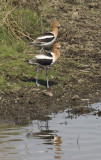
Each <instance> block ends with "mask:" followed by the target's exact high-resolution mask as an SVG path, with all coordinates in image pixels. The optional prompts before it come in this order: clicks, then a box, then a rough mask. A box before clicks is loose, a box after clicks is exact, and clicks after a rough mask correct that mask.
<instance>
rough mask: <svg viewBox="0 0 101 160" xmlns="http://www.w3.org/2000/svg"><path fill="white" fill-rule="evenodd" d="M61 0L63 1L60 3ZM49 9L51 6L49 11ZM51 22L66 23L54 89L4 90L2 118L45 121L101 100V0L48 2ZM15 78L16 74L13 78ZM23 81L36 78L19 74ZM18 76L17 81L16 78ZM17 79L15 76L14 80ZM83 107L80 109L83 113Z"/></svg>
mask: <svg viewBox="0 0 101 160" xmlns="http://www.w3.org/2000/svg"><path fill="white" fill-rule="evenodd" d="M60 2H61V3H60ZM46 8H49V10H47V9H46ZM40 15H41V16H43V17H46V22H47V23H49V24H50V23H52V21H53V20H55V19H57V20H59V22H60V23H61V24H62V26H63V28H60V31H59V36H58V39H57V41H58V42H60V43H61V44H62V48H61V58H60V60H59V62H58V63H57V65H56V66H54V70H57V74H56V76H55V77H54V76H51V77H50V86H51V87H50V89H48V90H47V89H46V87H45V86H46V82H44V81H43V80H42V79H41V80H40V84H41V87H40V88H37V87H35V86H34V87H27V88H26V87H24V88H23V87H22V89H21V90H19V91H16V92H6V93H4V92H3V91H2V92H1V95H0V118H1V119H4V118H5V119H11V120H14V121H15V122H16V123H18V124H26V123H28V122H29V120H31V119H41V120H44V119H46V118H48V117H47V115H49V114H51V113H52V112H55V113H57V112H59V111H60V110H64V109H66V108H69V107H73V108H74V107H77V106H78V107H79V106H82V105H86V106H88V107H89V104H90V103H93V102H97V101H101V28H100V19H101V2H100V0H98V1H94V2H93V3H92V2H90V1H86V0H85V1H83V3H81V1H80V2H79V1H78V2H77V1H76V0H75V1H69V0H67V1H66V0H65V1H62V0H61V1H58V0H57V1H54V0H52V1H51V2H49V1H47V3H46V4H45V5H44V6H43V7H40ZM9 78H10V80H11V81H12V77H9ZM16 79H19V80H20V81H22V82H23V83H26V81H30V82H31V83H35V79H34V78H33V77H27V76H26V77H23V78H22V79H20V77H17V78H16ZM16 79H15V81H16ZM13 81H14V79H13ZM79 111H80V110H78V112H79Z"/></svg>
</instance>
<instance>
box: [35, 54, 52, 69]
mask: <svg viewBox="0 0 101 160" xmlns="http://www.w3.org/2000/svg"><path fill="white" fill-rule="evenodd" d="M35 59H36V63H37V64H39V65H42V66H50V65H52V64H53V60H54V57H53V53H52V52H46V53H45V54H44V55H42V54H39V55H36V57H35Z"/></svg>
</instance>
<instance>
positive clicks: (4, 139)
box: [0, 103, 101, 160]
mask: <svg viewBox="0 0 101 160" xmlns="http://www.w3.org/2000/svg"><path fill="white" fill-rule="evenodd" d="M91 107H94V108H99V109H100V110H101V103H96V104H93V105H92V106H91ZM50 118H51V119H50V120H49V121H46V122H44V121H37V120H36V121H32V123H31V124H29V125H28V126H25V127H19V126H15V125H14V124H0V160H18V159H19V160H40V159H42V160H53V159H63V160H85V159H86V160H95V159H96V160H100V159H101V117H98V116H97V115H96V116H94V115H93V114H89V115H82V116H76V117H74V118H72V119H69V118H68V112H67V111H64V112H62V113H59V114H57V115H54V114H53V115H51V116H50Z"/></svg>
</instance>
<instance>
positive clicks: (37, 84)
mask: <svg viewBox="0 0 101 160" xmlns="http://www.w3.org/2000/svg"><path fill="white" fill-rule="evenodd" d="M39 70H40V68H38V69H37V75H36V85H37V86H38V87H39V86H40V85H39V83H38V72H39Z"/></svg>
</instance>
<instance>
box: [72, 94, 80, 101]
mask: <svg viewBox="0 0 101 160" xmlns="http://www.w3.org/2000/svg"><path fill="white" fill-rule="evenodd" d="M71 99H72V100H78V99H80V97H79V95H77V94H75V95H74V96H73V97H72V98H71Z"/></svg>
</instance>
